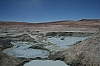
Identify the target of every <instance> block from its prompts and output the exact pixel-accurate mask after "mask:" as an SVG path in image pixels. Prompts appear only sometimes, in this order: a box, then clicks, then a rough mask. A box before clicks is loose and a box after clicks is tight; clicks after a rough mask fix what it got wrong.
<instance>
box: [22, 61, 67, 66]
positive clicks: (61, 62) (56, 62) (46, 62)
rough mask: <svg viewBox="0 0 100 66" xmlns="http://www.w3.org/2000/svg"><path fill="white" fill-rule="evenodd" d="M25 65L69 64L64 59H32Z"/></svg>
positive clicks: (61, 65) (56, 65)
mask: <svg viewBox="0 0 100 66" xmlns="http://www.w3.org/2000/svg"><path fill="white" fill-rule="evenodd" d="M24 66H68V65H67V64H65V63H64V62H63V61H59V60H57V61H52V60H45V61H43V60H32V61H31V62H29V63H26V64H25V65H24Z"/></svg>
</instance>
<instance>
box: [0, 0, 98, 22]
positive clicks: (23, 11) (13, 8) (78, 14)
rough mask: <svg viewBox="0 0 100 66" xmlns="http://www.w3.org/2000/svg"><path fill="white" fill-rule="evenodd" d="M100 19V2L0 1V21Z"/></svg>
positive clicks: (83, 0)
mask: <svg viewBox="0 0 100 66" xmlns="http://www.w3.org/2000/svg"><path fill="white" fill-rule="evenodd" d="M80 19H100V0H0V21H15V22H32V23H35V22H36V23H37V22H52V21H59V20H80Z"/></svg>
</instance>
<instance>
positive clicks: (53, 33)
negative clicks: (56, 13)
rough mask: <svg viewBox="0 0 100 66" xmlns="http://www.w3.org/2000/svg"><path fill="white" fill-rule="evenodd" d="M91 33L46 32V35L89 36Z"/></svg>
mask: <svg viewBox="0 0 100 66" xmlns="http://www.w3.org/2000/svg"><path fill="white" fill-rule="evenodd" d="M91 35H93V33H89V32H88V33H87V32H48V33H46V36H77V37H86V36H91Z"/></svg>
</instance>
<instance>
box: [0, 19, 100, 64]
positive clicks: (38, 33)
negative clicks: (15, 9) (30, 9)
mask: <svg viewBox="0 0 100 66" xmlns="http://www.w3.org/2000/svg"><path fill="white" fill-rule="evenodd" d="M99 27H100V21H98V20H80V21H57V22H50V23H36V24H35V23H26V22H2V21H1V22H0V66H23V64H24V63H26V62H29V61H30V60H36V59H52V60H62V61H64V62H66V63H67V64H69V65H70V66H100V63H99V61H100V59H99V58H100V56H99V55H100V52H99V50H100V46H99V44H100V40H99V39H100V37H99V36H100V30H99V31H97V30H98V28H99ZM95 31H97V32H96V33H95V34H94V35H93V36H92V37H90V38H88V39H86V40H85V41H83V42H78V44H75V45H73V46H71V47H70V48H68V49H66V50H63V51H58V52H51V51H50V48H45V46H50V47H54V48H55V47H56V46H55V45H54V44H52V43H45V42H41V41H42V40H45V39H46V38H47V36H76V35H77V36H89V35H92V34H93V33H94V32H95ZM62 40H63V38H62ZM16 41H22V42H31V43H33V44H34V45H32V46H31V47H29V48H33V49H41V50H47V51H50V55H49V57H48V58H40V57H36V58H22V57H20V58H17V57H12V56H8V55H7V54H5V53H3V50H5V49H7V48H11V47H13V46H14V45H12V44H11V42H16Z"/></svg>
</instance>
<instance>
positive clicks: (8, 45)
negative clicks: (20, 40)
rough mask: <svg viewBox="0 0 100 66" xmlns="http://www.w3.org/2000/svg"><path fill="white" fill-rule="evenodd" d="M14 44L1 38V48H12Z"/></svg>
mask: <svg viewBox="0 0 100 66" xmlns="http://www.w3.org/2000/svg"><path fill="white" fill-rule="evenodd" d="M12 46H13V45H12V44H11V43H10V41H9V40H2V39H0V50H1V51H2V50H4V49H7V48H10V47H12Z"/></svg>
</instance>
